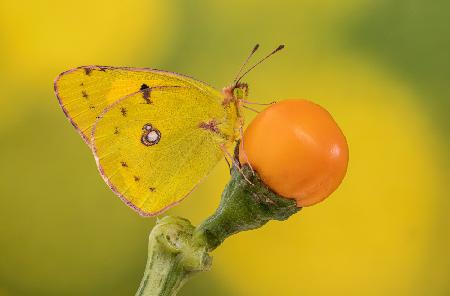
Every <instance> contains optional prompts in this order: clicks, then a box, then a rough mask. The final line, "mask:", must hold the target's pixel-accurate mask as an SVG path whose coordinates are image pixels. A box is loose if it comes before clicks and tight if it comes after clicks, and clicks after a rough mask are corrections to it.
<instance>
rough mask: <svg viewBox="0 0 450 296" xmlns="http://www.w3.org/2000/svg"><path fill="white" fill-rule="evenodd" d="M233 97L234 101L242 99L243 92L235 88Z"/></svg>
mask: <svg viewBox="0 0 450 296" xmlns="http://www.w3.org/2000/svg"><path fill="white" fill-rule="evenodd" d="M233 95H234V97H235V98H236V99H238V100H241V99H243V98H244V91H243V90H242V89H241V88H239V87H236V88H235V89H234V90H233Z"/></svg>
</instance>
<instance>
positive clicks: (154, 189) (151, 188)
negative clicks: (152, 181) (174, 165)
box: [148, 187, 156, 192]
mask: <svg viewBox="0 0 450 296" xmlns="http://www.w3.org/2000/svg"><path fill="white" fill-rule="evenodd" d="M148 190H150V192H155V191H156V188H155V187H150V188H148Z"/></svg>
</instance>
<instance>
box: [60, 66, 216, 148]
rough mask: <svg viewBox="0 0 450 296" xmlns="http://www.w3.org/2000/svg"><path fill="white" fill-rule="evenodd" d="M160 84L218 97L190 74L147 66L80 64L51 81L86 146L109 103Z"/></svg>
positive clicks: (212, 90) (68, 116)
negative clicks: (203, 92)
mask: <svg viewBox="0 0 450 296" xmlns="http://www.w3.org/2000/svg"><path fill="white" fill-rule="evenodd" d="M160 85H165V86H170V85H177V86H191V87H196V88H198V89H199V90H204V91H207V92H210V93H212V92H215V93H214V96H215V97H217V96H219V94H218V92H217V91H215V90H214V89H213V88H211V87H209V86H208V85H206V84H205V83H202V82H200V81H197V80H195V79H192V78H190V77H187V76H183V75H180V74H176V73H171V72H165V71H160V70H153V69H146V68H127V67H105V66H83V67H79V68H75V69H72V70H69V71H66V72H64V73H62V74H60V75H59V76H58V77H57V78H56V80H55V83H54V87H55V93H56V96H57V97H58V100H59V102H60V105H61V107H62V109H63V111H64V113H65V114H66V116H67V118H68V119H69V120H70V122H71V123H72V125H73V126H74V127H75V128H76V129H77V130H78V132H79V133H80V135H81V137H82V138H83V140H84V141H85V142H86V143H87V144H88V145H89V146H90V140H91V139H90V137H91V134H92V127H93V126H94V123H95V121H96V120H97V118H98V117H99V116H100V114H101V113H102V111H103V110H104V109H105V108H106V107H107V106H108V105H110V104H111V103H113V102H115V101H117V100H118V99H120V98H122V97H124V96H126V95H129V94H131V93H135V92H136V91H139V90H140V89H141V88H146V87H155V86H160ZM147 103H149V104H150V103H151V101H147Z"/></svg>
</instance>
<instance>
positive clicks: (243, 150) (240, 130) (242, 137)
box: [239, 126, 255, 175]
mask: <svg viewBox="0 0 450 296" xmlns="http://www.w3.org/2000/svg"><path fill="white" fill-rule="evenodd" d="M239 133H240V134H241V141H242V154H243V155H244V157H245V160H246V161H247V164H248V166H249V167H250V170H251V171H252V174H253V175H255V171H254V170H253V167H252V165H251V164H250V161H249V160H248V156H247V153H246V152H245V149H244V130H243V129H242V126H241V127H240V128H239Z"/></svg>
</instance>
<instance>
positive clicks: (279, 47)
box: [235, 44, 284, 84]
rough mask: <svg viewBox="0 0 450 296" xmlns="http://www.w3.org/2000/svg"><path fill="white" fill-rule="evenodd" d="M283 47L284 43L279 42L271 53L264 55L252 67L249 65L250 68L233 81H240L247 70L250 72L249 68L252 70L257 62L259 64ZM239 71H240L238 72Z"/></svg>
mask: <svg viewBox="0 0 450 296" xmlns="http://www.w3.org/2000/svg"><path fill="white" fill-rule="evenodd" d="M283 48H284V45H283V44H281V45H279V46H278V47H277V48H275V49H274V50H273V51H272V52H271V53H269V54H268V55H266V56H265V57H264V58H262V59H261V60H260V61H259V62H257V63H256V64H254V65H253V66H252V67H250V69H248V70H247V71H245V72H244V74H242V75H241V76H240V77H239V78H238V79H237V80H235V83H236V84H237V83H239V81H241V79H242V78H243V77H244V76H245V75H247V73H248V72H250V71H251V70H253V68H255V67H256V66H258V65H259V64H261V63H262V62H264V61H265V60H267V59H268V58H269V57H271V56H272V55H274V54H275V53H277V52H279V51H280V50H282V49H283ZM239 73H240V72H239Z"/></svg>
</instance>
